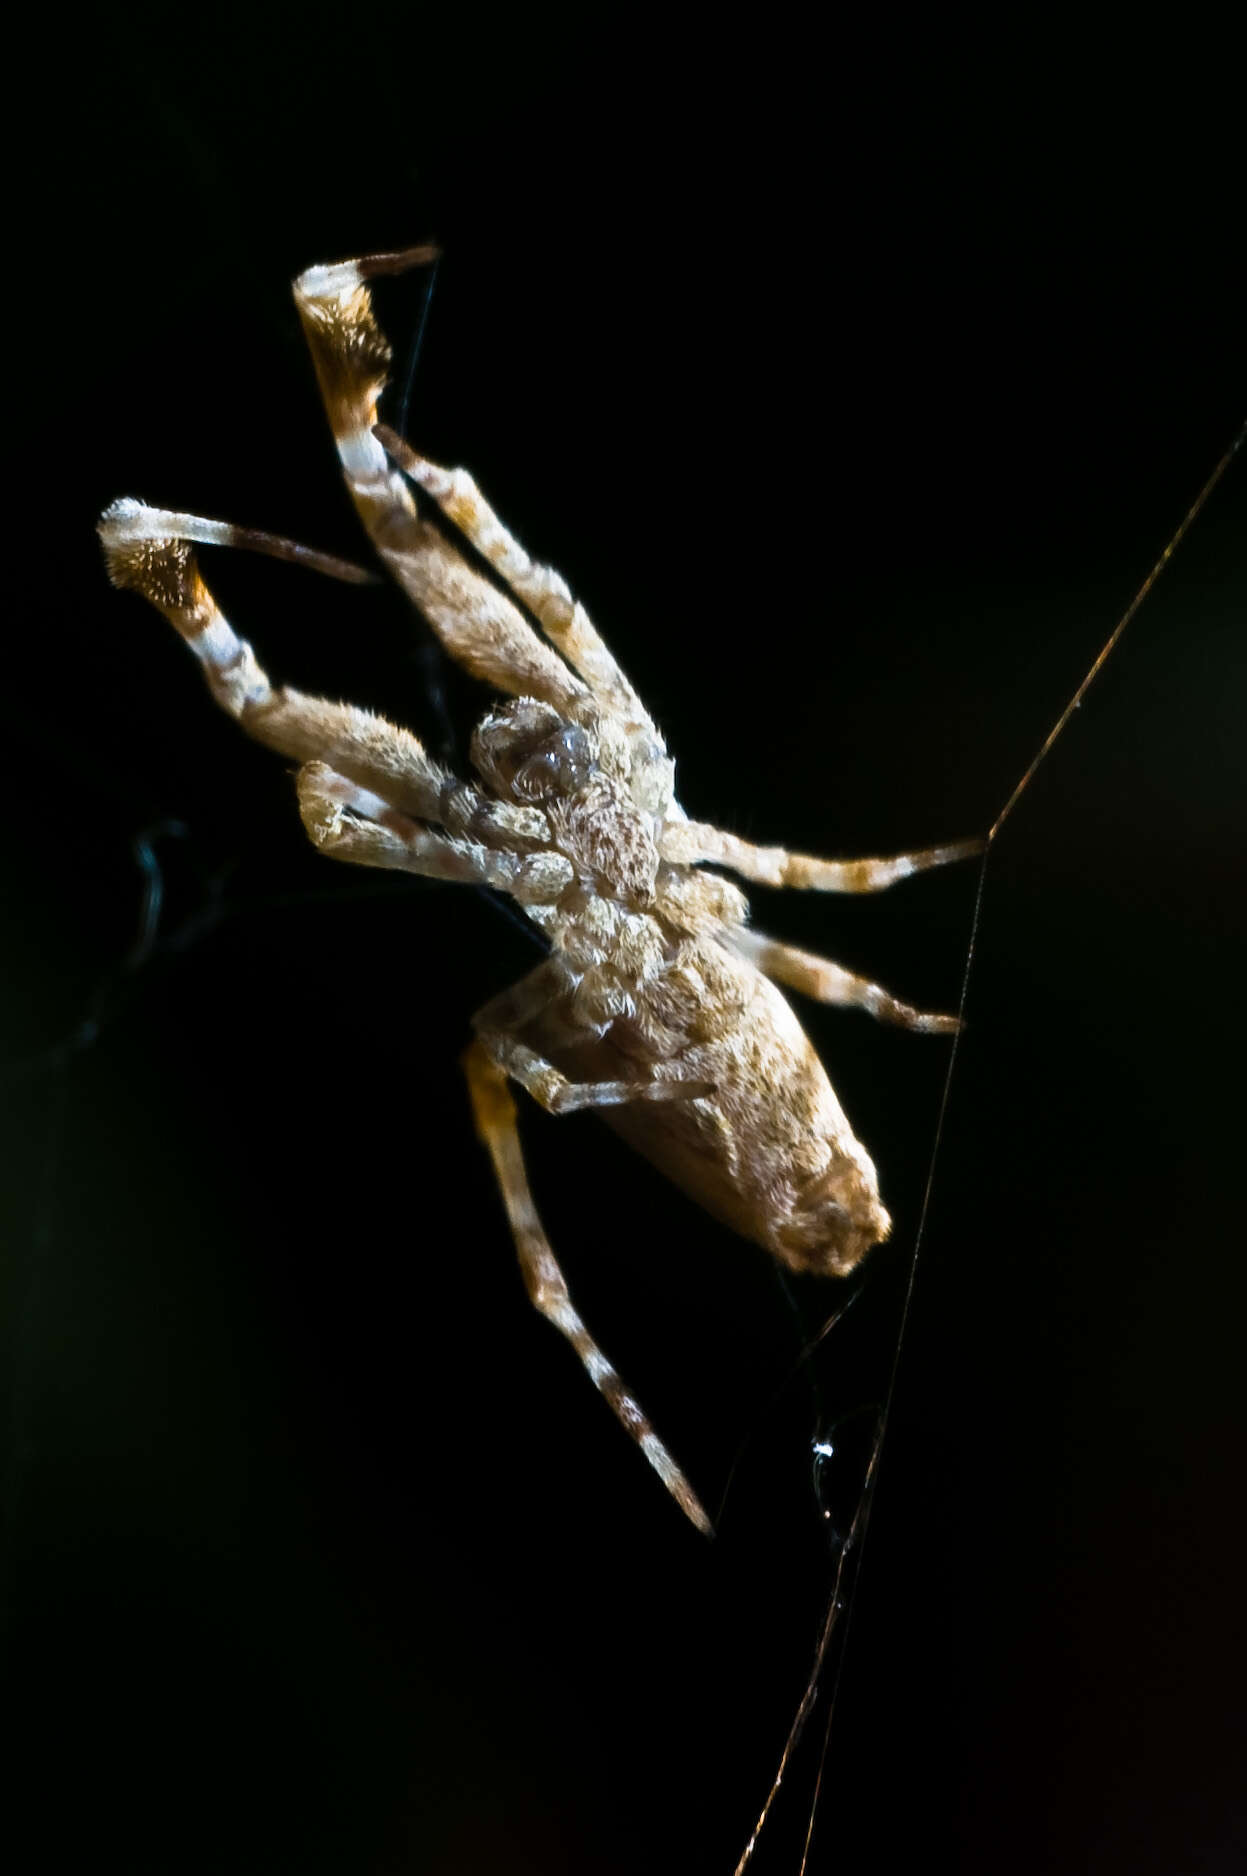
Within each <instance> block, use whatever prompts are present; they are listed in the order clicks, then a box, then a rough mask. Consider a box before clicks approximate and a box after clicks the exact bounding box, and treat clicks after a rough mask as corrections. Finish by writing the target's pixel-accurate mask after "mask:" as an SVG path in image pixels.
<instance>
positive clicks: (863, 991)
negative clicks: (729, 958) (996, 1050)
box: [731, 926, 958, 1036]
mask: <svg viewBox="0 0 1247 1876" xmlns="http://www.w3.org/2000/svg"><path fill="white" fill-rule="evenodd" d="M731 943H732V947H733V949H734V950H736V951H739V952H741V953H742V955H743V956H745V957H747V958H748V959H749V961H750V963H751V964H756V965H757V967H758V969H759V970H760V971H761V972H762V973H763V974H764V976H767V977H773V978H774V980H775V982H776V983H779V984H788V985H790V986H791V987H792V989H794V990H800V991H801V992H802V993H803V994H804V995H805V996H807V997H814V998H815V999H816V1000H817V1001H818V1002H819V1003H838V1004H842V1005H844V1006H846V1007H849V1008H854V1009H859V1010H867V1011H869V1013H870V1015H871V1016H873V1017H875V1018H877V1019H878V1021H879V1022H883V1023H897V1024H899V1025H900V1027H901V1028H902V1029H916V1030H917V1031H919V1033H920V1034H922V1035H928V1036H952V1035H955V1034H956V1033H957V1029H958V1023H957V1018H956V1017H955V1016H938V1015H935V1014H933V1013H932V1012H931V1011H929V1010H918V1009H915V1008H914V1006H913V1004H912V1003H902V1002H901V1000H900V998H899V997H894V996H893V995H892V994H891V992H890V991H887V990H884V989H883V987H882V986H881V985H880V984H873V983H871V981H870V979H869V978H868V977H859V976H858V975H857V973H856V972H855V971H846V970H845V968H844V966H843V965H841V964H833V963H832V961H831V959H830V958H820V957H819V956H818V955H817V953H815V952H813V951H800V950H798V948H797V946H796V945H786V944H781V943H779V941H778V940H777V939H774V938H767V937H766V936H765V935H764V934H763V933H762V932H758V931H753V930H751V929H750V928H749V927H748V926H741V927H739V928H738V929H737V930H735V931H733V932H732V934H731Z"/></svg>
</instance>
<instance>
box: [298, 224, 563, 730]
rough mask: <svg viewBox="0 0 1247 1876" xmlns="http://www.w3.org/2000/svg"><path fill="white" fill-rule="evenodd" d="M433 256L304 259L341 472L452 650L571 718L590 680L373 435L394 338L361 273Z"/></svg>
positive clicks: (305, 292)
mask: <svg viewBox="0 0 1247 1876" xmlns="http://www.w3.org/2000/svg"><path fill="white" fill-rule="evenodd" d="M430 258H432V254H431V250H429V249H427V248H412V249H409V250H407V251H406V252H404V253H400V254H373V255H368V256H365V257H364V258H362V259H360V260H350V261H338V262H335V263H333V264H332V265H330V266H325V267H310V268H308V270H307V272H306V273H304V274H300V276H299V278H298V279H297V280H296V281H295V284H294V297H295V305H296V306H297V307H298V311H299V317H300V319H301V320H302V323H303V331H304V335H305V337H306V339H307V342H308V346H309V349H310V351H311V354H312V362H313V364H314V365H315V367H316V376H317V379H318V380H319V383H320V391H321V397H322V398H323V400H324V405H325V410H326V413H327V415H328V417H329V422H330V425H331V427H332V429H333V434H334V440H335V442H336V443H337V446H338V457H339V460H340V462H341V464H342V472H343V475H344V476H345V478H346V484H347V487H348V488H349V490H350V492H351V497H352V500H353V501H354V503H355V506H356V509H357V510H358V512H359V515H360V518H361V520H362V521H363V523H364V526H365V527H366V528H367V530H368V532H369V534H370V535H371V537H372V542H373V545H374V546H375V548H376V550H377V552H378V553H379V554H380V555H381V557H382V559H383V560H384V561H385V563H386V565H387V566H388V567H389V569H390V571H391V572H392V573H393V575H394V577H395V579H396V580H397V581H398V583H399V585H400V586H402V587H403V589H404V590H405V591H406V593H407V594H408V596H409V597H410V598H411V600H412V601H413V602H414V603H415V604H416V605H417V606H418V607H419V609H420V611H421V612H422V613H423V614H424V616H425V618H426V619H427V620H428V622H429V624H430V625H431V626H432V627H433V630H434V631H435V632H436V633H437V635H438V637H439V638H440V639H441V641H442V643H443V644H444V645H445V647H446V649H447V651H448V652H449V653H450V655H451V657H452V658H455V659H457V660H458V662H459V663H460V664H462V665H463V666H464V668H465V669H466V670H468V671H470V672H471V673H472V675H473V676H474V677H479V678H483V679H484V681H485V682H486V683H488V684H493V685H495V686H496V687H497V688H498V689H499V690H503V691H509V692H510V693H511V695H512V696H517V697H539V698H541V699H542V701H543V702H545V703H550V704H553V705H554V706H555V708H556V709H558V710H559V711H560V712H561V713H562V714H563V715H565V716H571V717H572V718H573V719H575V718H577V716H578V712H579V710H580V709H581V708H583V707H584V706H585V705H586V704H587V703H588V691H587V689H586V687H585V685H584V684H583V683H582V682H581V680H580V679H579V678H578V677H576V676H575V675H574V673H573V672H572V671H570V670H569V669H568V667H567V665H566V664H565V663H564V662H563V660H562V658H560V657H559V655H558V653H557V652H556V651H555V650H554V649H553V648H552V647H551V646H550V645H547V644H546V643H545V641H544V640H543V639H542V638H540V637H539V636H538V634H537V633H536V632H535V631H534V630H533V628H532V627H531V626H530V625H529V624H528V622H527V620H526V619H525V618H524V617H523V615H522V614H521V613H520V611H519V608H518V607H517V606H516V605H515V604H514V602H513V601H512V600H510V599H509V598H508V597H507V595H506V594H505V593H502V592H500V591H499V590H498V588H497V587H496V586H495V585H494V584H493V583H492V582H491V581H489V580H486V579H484V578H482V576H481V575H480V574H479V573H477V572H476V570H475V568H473V567H471V566H469V565H468V562H467V561H466V560H465V559H464V557H463V555H462V554H461V553H460V552H458V550H457V549H456V548H454V547H453V546H452V545H451V544H450V542H449V541H447V540H446V539H445V538H444V537H443V536H442V534H441V533H440V532H439V531H438V529H437V528H436V527H434V526H433V525H432V524H431V523H430V522H428V521H425V520H424V519H423V518H422V516H421V515H420V514H419V513H418V512H417V510H416V504H415V501H414V499H413V497H412V494H411V491H410V489H409V488H408V487H407V485H406V483H405V482H404V480H403V477H402V476H401V475H400V474H399V472H398V470H397V469H395V468H394V467H393V465H392V464H391V462H390V459H389V457H388V456H387V455H386V452H385V450H384V449H383V448H382V446H381V444H380V443H379V442H378V440H377V438H376V436H375V434H374V431H375V428H376V423H377V399H378V398H379V397H380V395H381V393H382V392H383V390H384V389H385V385H386V382H387V378H388V371H389V363H390V348H389V346H388V345H387V343H386V341H385V339H384V337H383V336H382V333H381V331H380V328H379V327H378V325H377V322H376V319H375V317H374V314H373V309H372V299H371V295H370V293H369V289H368V282H369V281H370V280H373V279H375V278H376V277H377V276H378V275H380V274H394V273H401V272H403V271H404V269H406V268H408V267H414V266H418V265H420V264H421V263H422V262H424V261H426V260H428V259H430Z"/></svg>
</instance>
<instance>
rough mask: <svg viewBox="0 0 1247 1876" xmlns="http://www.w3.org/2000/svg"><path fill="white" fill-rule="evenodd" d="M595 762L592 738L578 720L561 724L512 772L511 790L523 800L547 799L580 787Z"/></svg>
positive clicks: (569, 792)
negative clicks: (590, 740)
mask: <svg viewBox="0 0 1247 1876" xmlns="http://www.w3.org/2000/svg"><path fill="white" fill-rule="evenodd" d="M592 764H593V751H592V748H591V747H590V743H589V738H588V737H587V736H586V734H585V732H584V731H583V730H582V729H581V728H580V726H579V725H578V724H576V723H564V724H562V725H560V727H559V728H558V730H556V731H555V733H554V735H553V736H550V737H547V738H546V740H545V742H543V743H541V744H540V745H539V747H538V748H536V749H534V750H533V751H532V753H531V754H530V755H528V756H525V758H524V760H523V761H522V762H521V763H519V764H518V765H517V766H516V768H515V771H514V773H513V774H512V776H511V789H512V792H513V793H514V794H516V795H518V796H519V798H520V799H521V800H522V801H548V800H549V799H550V797H551V796H552V795H566V794H571V793H572V792H573V790H575V789H577V788H579V786H580V785H581V783H582V782H583V781H584V779H585V777H586V775H587V774H588V772H589V770H590V768H591V767H592Z"/></svg>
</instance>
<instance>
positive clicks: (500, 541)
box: [375, 424, 654, 734]
mask: <svg viewBox="0 0 1247 1876" xmlns="http://www.w3.org/2000/svg"><path fill="white" fill-rule="evenodd" d="M375 435H376V437H377V440H378V441H379V442H380V443H382V444H383V445H384V447H385V449H386V451H387V452H388V454H389V455H390V456H391V457H392V458H393V460H394V461H395V462H396V463H397V464H398V466H399V468H400V469H401V470H402V471H403V473H404V475H408V476H410V477H411V479H412V481H413V482H415V483H417V484H418V485H419V487H420V488H422V489H424V491H425V493H426V494H428V495H431V496H432V497H433V500H434V501H435V502H436V503H437V505H438V507H439V508H440V509H441V511H442V513H443V514H444V515H445V516H446V518H447V520H449V521H451V522H453V523H454V525H455V527H457V528H458V529H459V532H460V533H461V534H462V535H463V536H464V537H465V539H466V540H468V541H470V542H471V544H472V546H473V547H474V548H475V549H476V551H477V553H478V554H480V555H481V557H482V559H483V560H486V561H488V563H489V565H490V566H491V567H492V568H493V569H494V572H495V573H497V574H498V576H499V578H500V579H502V580H504V581H505V582H506V584H507V586H508V587H510V589H511V591H512V592H513V593H514V594H515V596H516V598H517V599H518V600H520V601H521V602H522V603H523V604H524V605H525V606H527V607H528V610H529V611H530V612H531V613H532V614H533V616H534V618H536V620H537V621H538V623H539V624H540V626H541V628H542V630H543V631H544V632H545V634H546V636H547V638H549V639H550V641H551V643H552V644H554V645H556V646H557V647H558V649H559V650H560V651H561V652H562V653H563V656H564V657H565V658H566V659H567V661H568V663H569V664H571V665H572V667H573V668H574V669H575V670H576V671H578V672H579V674H580V676H581V677H582V678H583V679H584V680H585V682H586V684H588V686H589V688H590V689H591V690H592V692H593V694H594V696H595V697H596V698H597V699H598V701H599V703H601V704H602V706H603V708H604V709H606V710H607V711H609V713H610V714H611V715H612V716H617V717H619V718H621V719H622V721H623V722H625V723H627V724H628V725H629V727H631V728H634V729H646V730H648V731H650V733H651V734H653V733H654V724H653V719H652V718H651V717H650V715H649V712H648V711H647V710H646V708H645V706H644V704H643V703H642V702H641V699H640V698H639V697H638V696H637V694H636V692H635V690H634V689H633V688H632V685H631V684H630V683H629V682H628V679H627V678H626V677H625V676H624V674H623V671H622V670H621V669H620V667H619V664H618V663H617V662H616V659H615V657H614V655H613V653H612V652H611V651H610V649H609V648H608V646H607V645H606V643H605V641H604V639H603V638H602V635H601V633H600V632H599V631H598V629H597V627H596V626H595V625H594V624H593V622H592V620H591V619H590V618H589V615H588V613H587V612H586V611H585V609H584V607H583V606H582V605H581V603H580V601H579V600H575V599H573V598H572V596H571V592H570V590H569V588H568V585H567V582H566V580H565V579H564V578H563V576H562V574H561V573H556V572H555V570H554V569H553V567H546V566H542V565H540V564H539V563H538V562H536V561H534V560H532V559H531V558H530V557H529V555H528V554H527V553H526V552H525V551H524V549H523V548H522V547H521V546H520V543H519V542H518V541H517V540H516V538H515V536H514V535H513V534H512V533H511V532H510V530H509V529H508V528H507V527H505V526H504V525H503V523H502V522H501V521H500V520H499V519H498V516H497V515H496V514H495V513H494V510H493V509H492V508H491V507H490V506H489V503H488V502H487V501H486V500H485V497H484V496H483V495H482V494H481V491H480V489H479V488H478V487H477V484H476V481H475V479H474V478H473V477H472V476H471V475H470V474H469V472H468V471H467V470H466V469H440V468H439V467H438V466H437V464H436V463H432V462H430V461H429V460H428V458H427V457H426V456H421V455H419V454H418V453H417V452H416V451H415V450H414V449H412V447H411V445H410V444H409V443H407V442H405V441H404V439H403V438H402V437H400V436H398V435H397V434H396V433H395V432H394V431H393V430H391V429H389V428H388V427H387V426H386V425H385V424H378V425H377V426H376V430H375Z"/></svg>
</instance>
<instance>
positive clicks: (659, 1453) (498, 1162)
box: [463, 1041, 713, 1537]
mask: <svg viewBox="0 0 1247 1876" xmlns="http://www.w3.org/2000/svg"><path fill="white" fill-rule="evenodd" d="M463 1066H464V1072H465V1073H466V1075H467V1079H468V1091H469V1094H470V1095H471V1099H472V1111H473V1115H474V1118H475V1121H476V1130H477V1133H478V1134H479V1135H480V1138H481V1140H482V1142H483V1143H484V1145H485V1147H486V1148H487V1149H488V1152H489V1155H490V1158H491V1159H492V1161H493V1165H494V1172H495V1174H496V1175H497V1179H498V1186H499V1190H500V1192H501V1194H502V1202H503V1205H504V1206H505V1208H506V1213H507V1218H508V1220H509V1222H510V1225H511V1231H512V1234H513V1236H514V1238H515V1248H516V1252H517V1254H518V1256H519V1262H520V1270H521V1272H522V1274H523V1278H524V1284H525V1287H526V1289H527V1291H528V1294H529V1297H530V1299H531V1300H532V1302H533V1303H534V1304H535V1305H536V1307H537V1308H538V1309H539V1310H540V1311H541V1314H542V1315H543V1316H545V1317H546V1318H547V1319H548V1320H549V1321H550V1322H552V1323H553V1324H554V1326H555V1328H556V1329H558V1330H559V1331H560V1333H561V1334H562V1335H565V1336H566V1337H567V1340H568V1341H569V1342H570V1343H571V1345H572V1347H573V1348H574V1349H575V1350H576V1353H577V1354H578V1355H579V1357H580V1359H581V1361H582V1362H583V1363H584V1366H585V1370H586V1372H587V1373H588V1376H589V1379H590V1380H591V1381H592V1382H593V1384H594V1386H595V1387H596V1388H598V1389H599V1390H600V1392H601V1393H602V1394H603V1395H604V1396H605V1398H606V1400H607V1401H608V1402H609V1403H610V1405H611V1407H612V1409H613V1410H614V1412H615V1414H616V1416H617V1417H618V1419H619V1420H620V1421H621V1422H622V1424H623V1425H624V1426H625V1427H626V1428H627V1430H628V1432H629V1433H630V1434H631V1435H632V1437H633V1439H634V1440H635V1441H636V1442H637V1445H638V1446H639V1447H640V1448H641V1451H642V1452H643V1453H644V1454H645V1457H646V1458H647V1459H648V1460H649V1462H650V1464H651V1465H652V1466H653V1468H654V1470H655V1472H657V1474H658V1476H659V1478H660V1479H661V1480H662V1482H663V1484H664V1485H665V1486H666V1488H667V1490H668V1491H669V1492H670V1493H671V1496H672V1497H673V1498H674V1499H675V1501H676V1503H677V1504H678V1505H679V1506H680V1508H681V1510H682V1511H683V1512H684V1513H685V1515H686V1516H687V1517H689V1518H690V1519H691V1520H692V1522H693V1523H694V1524H695V1525H696V1526H697V1528H698V1530H699V1531H702V1532H704V1533H705V1535H706V1536H707V1537H709V1536H712V1535H713V1527H712V1526H711V1523H710V1520H709V1518H708V1517H707V1516H706V1513H705V1510H704V1509H703V1507H702V1505H701V1503H700V1501H699V1500H698V1498H697V1495H696V1493H695V1492H694V1491H693V1489H692V1487H691V1486H690V1484H689V1482H688V1480H687V1479H686V1478H685V1476H684V1474H683V1472H682V1471H681V1470H680V1467H679V1466H678V1465H677V1464H676V1462H675V1460H674V1459H673V1458H672V1456H671V1454H670V1453H669V1452H668V1450H667V1448H666V1447H665V1446H664V1445H663V1443H662V1441H661V1440H660V1439H659V1437H658V1435H657V1434H656V1433H655V1431H654V1429H653V1427H652V1426H651V1425H650V1423H649V1421H648V1419H647V1418H646V1416H645V1414H644V1413H643V1411H642V1410H641V1408H640V1407H639V1406H638V1404H637V1402H636V1401H635V1400H634V1399H633V1398H632V1396H631V1395H630V1394H629V1393H628V1391H627V1389H626V1388H625V1387H624V1384H623V1382H622V1381H621V1379H620V1377H619V1375H618V1374H617V1373H616V1371H615V1369H614V1368H613V1367H612V1366H611V1363H610V1362H609V1361H608V1360H607V1358H606V1356H605V1355H604V1354H603V1353H602V1351H601V1349H600V1348H599V1347H598V1345H597V1343H596V1342H595V1341H594V1339H593V1337H592V1336H591V1335H590V1333H589V1331H588V1329H587V1328H586V1327H585V1324H584V1322H583V1321H582V1320H581V1318H580V1316H579V1315H578V1314H577V1311H576V1309H575V1306H574V1305H573V1303H572V1299H571V1296H570V1294H569V1292H568V1288H567V1283H566V1280H565V1279H564V1276H563V1273H562V1271H561V1270H560V1269H559V1267H558V1263H557V1262H556V1260H555V1256H554V1252H553V1251H552V1250H551V1248H550V1243H549V1240H548V1238H547V1237H546V1234H545V1232H544V1230H543V1229H542V1225H541V1220H540V1219H539V1218H538V1216H537V1210H536V1207H535V1205H534V1204H533V1196H532V1192H531V1191H530V1189H529V1185H528V1175H527V1173H526V1172H525V1170H524V1158H523V1153H522V1151H521V1148H520V1139H519V1131H518V1128H517V1125H516V1113H515V1103H514V1101H513V1100H512V1099H511V1092H510V1090H509V1088H508V1087H507V1083H506V1076H505V1075H504V1073H503V1071H502V1069H501V1068H500V1067H499V1066H498V1065H497V1063H495V1062H493V1061H491V1060H490V1058H489V1056H488V1054H487V1053H486V1052H485V1049H484V1047H483V1046H482V1044H481V1043H480V1042H479V1041H477V1042H474V1043H473V1044H472V1045H471V1046H470V1047H469V1049H468V1050H467V1052H466V1054H465V1055H464V1058H463Z"/></svg>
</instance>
